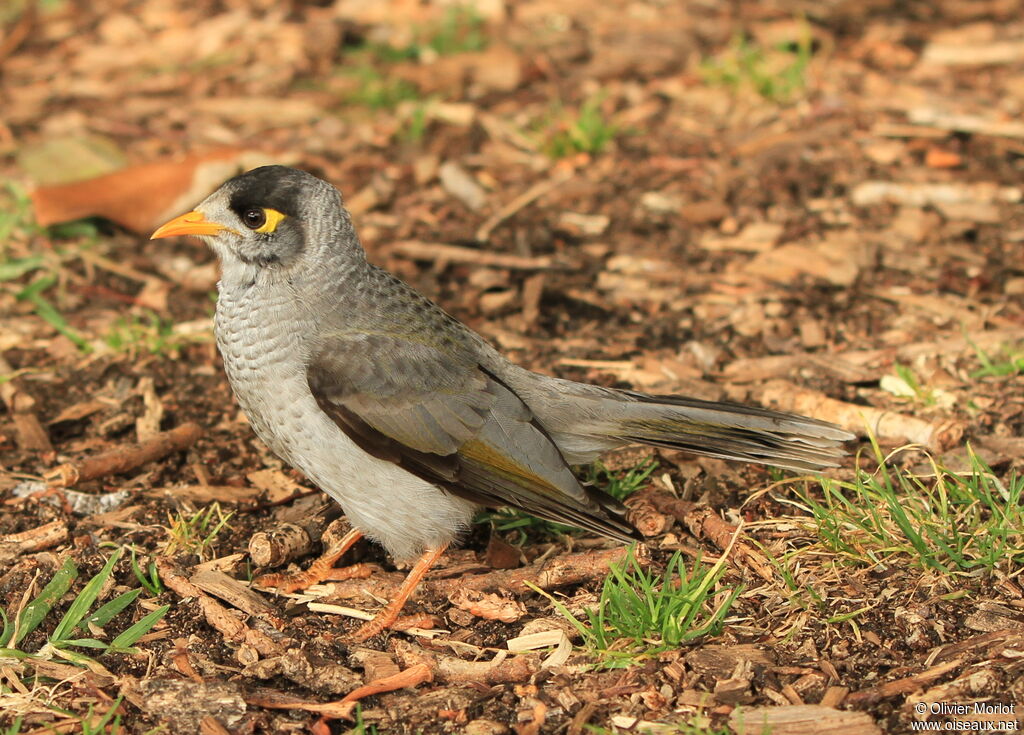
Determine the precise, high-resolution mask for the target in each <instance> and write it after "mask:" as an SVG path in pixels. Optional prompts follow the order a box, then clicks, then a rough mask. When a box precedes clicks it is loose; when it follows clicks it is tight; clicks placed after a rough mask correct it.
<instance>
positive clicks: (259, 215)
mask: <svg viewBox="0 0 1024 735" xmlns="http://www.w3.org/2000/svg"><path fill="white" fill-rule="evenodd" d="M175 235H195V236H198V237H199V238H201V239H202V240H204V241H206V243H207V244H208V245H209V246H210V247H211V248H213V250H214V252H215V253H216V254H217V256H218V257H219V258H220V261H221V268H222V276H221V280H220V283H219V284H218V289H219V292H220V296H219V298H218V300H217V313H216V320H215V332H216V336H217V345H218V347H219V348H220V352H221V355H222V356H223V358H224V368H225V370H226V371H227V376H228V380H229V381H230V383H231V387H232V389H233V391H234V394H235V397H236V398H237V399H238V402H239V403H240V404H241V406H242V409H243V410H244V411H245V413H246V415H247V416H248V417H249V421H250V423H251V424H252V427H253V429H255V431H256V434H257V435H258V436H259V437H260V439H262V440H263V441H264V442H266V444H267V445H268V446H269V447H270V449H271V450H273V451H274V453H275V454H277V455H278V456H279V457H281V458H282V459H283V460H285V461H286V462H288V463H290V464H291V465H293V466H295V467H297V468H298V469H300V470H301V471H302V472H303V473H305V475H306V476H307V477H308V478H309V479H310V480H312V481H313V482H314V483H316V485H317V486H318V487H320V488H321V489H322V490H324V492H326V493H327V494H328V495H330V496H331V497H332V498H334V499H335V500H336V501H338V503H340V504H341V507H342V508H343V510H344V511H345V514H346V515H347V516H348V518H349V520H350V521H351V523H352V526H353V531H352V532H350V533H349V534H348V535H347V536H346V537H345V538H344V539H343V540H342V542H341V543H340V544H336V545H335V546H334V547H333V548H332V549H331V550H330V551H329V552H328V553H327V554H325V557H324V558H322V559H321V560H320V561H318V562H317V563H316V564H315V566H318V569H320V570H323V569H325V568H327V569H329V568H330V566H331V565H332V564H333V562H334V561H335V560H336V559H337V558H338V557H339V556H340V555H341V553H343V552H344V550H345V549H346V548H348V547H349V546H351V544H352V543H354V542H355V541H356V540H357V539H358V538H359V537H360V536H361V535H365V536H367V537H368V538H370V539H372V540H374V541H377V542H378V543H380V544H382V545H383V546H384V548H386V549H387V551H388V552H389V553H390V554H391V555H392V556H393V557H394V558H395V559H398V560H411V559H413V558H415V557H417V555H419V557H420V558H419V560H418V561H417V562H416V564H415V565H414V566H413V568H412V571H411V572H410V574H409V576H408V578H407V579H406V582H405V584H404V585H403V586H402V589H401V590H400V591H399V593H398V595H397V596H396V597H395V599H394V600H392V601H391V603H390V604H389V605H388V606H387V607H385V608H384V610H382V611H381V612H380V613H379V614H378V615H377V617H376V618H375V619H374V620H372V621H370V622H369V623H367V624H366V625H364V626H363V627H362V628H361V629H360V630H358V631H357V632H356V633H355V635H354V636H353V638H354V639H357V640H365V639H366V638H369V637H370V636H372V635H375V634H377V633H379V632H381V631H382V630H384V629H385V628H387V627H389V626H391V625H392V624H393V623H394V622H395V620H396V619H397V617H398V613H399V612H400V610H401V608H402V606H403V605H404V603H405V601H406V599H407V598H408V597H409V595H410V594H411V593H412V591H413V590H414V589H415V586H416V584H417V583H418V581H419V580H420V579H421V578H422V576H423V575H424V574H425V573H426V571H427V570H428V569H429V568H430V566H431V565H432V564H433V563H434V562H436V560H437V559H438V557H439V556H440V555H441V553H442V552H443V551H444V549H445V548H446V547H447V546H448V545H449V544H450V543H452V541H453V540H454V539H455V538H456V537H457V536H458V535H459V534H460V533H461V532H462V531H464V530H465V529H466V527H467V526H468V524H469V523H470V520H471V519H472V517H473V514H474V513H475V512H476V510H477V509H478V508H479V507H480V506H489V507H493V506H512V507H517V508H521V509H523V510H525V511H527V512H528V513H530V514H532V515H535V516H538V517H540V518H544V519H547V520H551V521H558V522H561V523H568V524H572V525H574V526H578V527H580V528H584V529H587V530H589V531H594V532H595V533H598V534H601V535H603V536H607V537H609V538H613V539H618V540H620V541H631V540H633V539H636V538H639V536H638V534H637V532H636V530H635V529H633V528H632V526H630V524H629V523H628V522H627V521H626V520H625V518H624V514H623V508H622V506H621V505H620V504H619V503H618V501H616V500H615V499H613V498H612V497H610V496H609V495H606V494H605V493H603V492H601V491H600V490H598V489H596V488H592V487H586V486H584V485H581V484H580V482H579V480H577V478H576V476H575V475H574V474H573V471H572V469H571V467H572V465H582V464H587V463H590V462H593V461H594V460H595V459H597V457H598V455H600V454H601V452H603V451H605V450H609V449H614V448H615V447H620V446H623V445H625V444H631V443H637V442H639V443H643V444H651V445H654V446H658V447H669V448H672V449H684V450H687V451H690V452H694V453H696V454H703V455H707V456H710V457H721V458H724V459H733V460H742V461H747V462H758V463H762V464H770V465H775V466H777V467H785V468H790V469H795V470H816V469H819V468H822V467H833V466H836V463H837V462H838V460H839V459H840V458H841V457H842V456H843V454H844V452H843V450H842V446H841V443H842V442H844V441H846V440H848V439H852V438H853V436H852V434H850V433H848V432H846V431H844V430H843V429H841V428H839V427H837V426H834V425H832V424H828V423H825V422H822V421H817V420H815V419H810V418H804V417H801V416H795V415H789V414H784V413H777V412H775V411H768V410H765V409H762V408H754V407H749V406H742V405H737V404H730V403H719V402H715V401H702V400H697V399H694V398H686V397H684V396H674V395H665V396H659V395H648V394H646V393H640V392H637V391H628V390H614V389H610V388H600V387H597V386H593V385H585V384H582V383H576V382H573V381H571V380H560V379H558V378H552V377H549V376H547V375H540V374H538V373H534V372H530V371H529V370H526V369H524V368H522V367H519V366H518V365H515V364H513V363H511V362H510V361H509V360H507V359H506V358H505V357H503V356H502V355H500V354H499V353H498V352H497V350H495V349H494V348H493V347H492V346H491V345H489V344H488V343H487V342H485V341H484V339H483V338H482V337H480V336H479V335H477V334H476V333H474V332H473V331H471V330H470V329H469V328H468V327H466V326H464V325H463V324H461V323H460V322H459V321H457V320H456V319H455V318H454V317H452V316H450V315H449V314H447V313H445V312H444V311H443V310H442V309H441V308H440V307H438V306H437V305H436V304H434V303H433V302H432V301H430V300H429V299H427V298H425V297H424V296H422V295H420V294H419V293H417V292H416V291H414V290H413V289H412V288H411V287H409V286H407V285H406V284H405V283H403V282H402V281H400V280H398V279H397V278H395V277H394V276H392V275H391V274H389V273H387V272H386V271H384V270H383V269H381V268H378V267H377V266H375V265H373V264H371V263H369V262H367V260H366V254H365V252H364V251H363V248H362V245H361V244H360V242H359V238H358V236H357V235H356V231H355V229H354V227H353V225H352V218H351V217H350V216H349V213H348V212H347V211H346V210H345V208H344V206H343V204H342V198H341V194H340V193H339V192H338V190H337V189H335V188H334V187H333V186H331V185H330V184H328V183H327V182H325V181H321V180H320V179H318V178H316V177H314V176H312V175H311V174H308V173H305V172H303V171H298V170H295V169H292V168H286V167H283V166H264V167H262V168H257V169H254V170H252V171H249V172H247V173H244V174H241V175H240V176H236V177H235V178H233V179H230V180H228V181H227V182H225V183H224V184H223V185H222V186H221V187H220V188H219V189H217V191H215V192H214V193H213V194H211V195H210V196H209V197H208V198H207V199H206V200H205V201H203V202H202V203H201V204H200V205H199V206H197V207H196V208H195V210H194V211H192V212H188V213H187V214H183V215H181V216H180V217H177V218H176V219H173V220H171V221H170V222H168V223H167V224H165V225H163V226H162V227H160V228H159V229H158V230H157V231H156V232H154V233H153V238H154V239H155V238H161V237H171V236H175ZM321 578H322V577H321ZM313 581H315V579H309V580H308V582H309V583H312V582H313Z"/></svg>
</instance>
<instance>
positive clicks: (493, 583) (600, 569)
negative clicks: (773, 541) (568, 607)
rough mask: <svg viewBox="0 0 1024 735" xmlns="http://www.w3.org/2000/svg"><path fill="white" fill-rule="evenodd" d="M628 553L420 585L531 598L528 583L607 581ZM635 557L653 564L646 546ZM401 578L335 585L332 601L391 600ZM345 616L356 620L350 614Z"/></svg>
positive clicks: (445, 591) (580, 556) (608, 552)
mask: <svg viewBox="0 0 1024 735" xmlns="http://www.w3.org/2000/svg"><path fill="white" fill-rule="evenodd" d="M627 553H628V550H627V549H626V548H623V547H618V548H614V549H603V550H599V551H585V552H579V553H575V554H563V555H562V556H558V557H555V558H553V559H550V560H548V561H545V562H541V563H539V564H531V565H529V566H526V567H520V568H518V569H500V570H495V571H493V572H488V573H486V574H462V575H459V576H457V577H453V578H451V579H428V580H425V581H424V582H423V583H422V584H421V585H420V590H421V594H426V595H427V596H434V595H444V596H445V597H447V596H448V595H451V594H452V593H454V592H455V591H456V590H460V589H465V590H477V591H481V592H490V591H493V590H497V589H506V590H511V591H512V592H515V593H517V594H524V593H526V594H528V593H530V592H532V589H531V588H530V587H529V586H527V584H526V583H527V582H529V583H530V584H534V585H536V586H537V587H539V588H540V589H542V590H551V589H557V588H559V587H567V586H570V585H578V584H583V583H585V582H589V581H591V580H595V579H604V578H605V577H606V576H608V573H609V571H610V570H611V566H612V564H617V563H619V562H622V561H623V560H625V558H626V554H627ZM635 556H636V561H637V563H638V564H640V565H641V566H642V567H646V566H648V565H649V564H650V562H651V559H650V554H649V553H648V552H647V549H646V547H645V546H642V545H641V546H638V547H637V549H636V554H635ZM397 576H398V575H386V574H381V575H376V574H375V575H374V576H373V577H371V578H370V579H368V580H359V581H356V580H350V581H347V582H346V581H342V582H332V583H331V592H330V595H329V599H331V600H359V599H364V598H365V597H366V596H367V594H368V593H369V594H371V595H372V596H374V597H377V598H387V599H390V598H392V597H393V596H394V595H395V592H396V590H397V589H398V588H399V586H400V583H399V582H396V581H395V577H397ZM311 604H317V603H311ZM311 609H312V608H311ZM345 614H349V615H350V616H351V617H355V616H352V615H351V614H350V613H345ZM396 627H397V625H396ZM419 627H422V626H419Z"/></svg>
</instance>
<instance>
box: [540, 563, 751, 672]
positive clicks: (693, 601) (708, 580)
mask: <svg viewBox="0 0 1024 735" xmlns="http://www.w3.org/2000/svg"><path fill="white" fill-rule="evenodd" d="M724 572H725V568H724V565H723V563H722V560H721V559H720V560H719V562H718V563H716V564H714V565H712V566H707V565H705V564H702V563H701V561H700V559H698V560H697V561H695V562H694V564H693V567H692V568H691V569H689V570H688V569H687V568H686V563H685V561H684V559H683V556H682V554H681V553H679V552H676V553H675V554H673V555H672V558H671V559H669V561H668V564H667V565H666V566H665V571H664V572H663V573H662V574H661V575H658V574H656V573H654V572H652V571H650V570H647V569H644V568H643V567H642V566H641V565H640V563H639V562H638V561H637V560H636V557H635V556H634V555H633V552H632V551H630V553H629V554H628V556H627V557H626V559H625V560H624V561H623V563H622V564H616V565H613V566H612V568H611V572H610V574H609V575H608V577H607V579H605V582H604V585H603V587H602V589H601V597H600V600H599V601H598V604H597V606H596V607H595V608H593V609H590V610H588V611H587V620H586V622H583V621H580V620H577V619H576V617H575V616H574V615H572V613H570V612H569V610H568V609H567V608H566V607H565V606H564V605H563V604H562V603H561V602H559V601H557V600H556V599H555V598H553V597H551V596H550V595H548V594H547V593H544V592H541V591H540V589H539V588H534V590H535V591H537V592H540V593H541V594H544V595H545V596H546V597H548V599H549V600H551V601H552V602H553V603H554V605H555V607H556V608H557V609H558V611H559V612H561V613H562V615H564V616H565V617H566V619H568V620H569V622H571V623H572V624H573V626H574V627H575V628H576V629H577V630H578V631H579V633H580V635H581V636H582V637H583V641H584V645H586V646H587V648H589V649H590V650H591V651H592V652H593V653H595V654H597V655H598V656H599V658H601V659H602V660H603V661H604V663H605V665H609V666H613V667H614V666H616V665H620V664H625V665H628V664H629V663H630V662H631V661H632V660H633V659H634V658H635V657H636V656H638V655H643V654H649V653H657V652H659V651H663V650H667V649H670V648H675V647H678V646H679V645H681V644H683V643H685V642H687V641H691V640H694V639H696V638H701V637H703V636H708V635H714V634H716V633H718V632H719V631H720V630H721V626H722V620H723V619H724V618H725V616H726V614H727V613H728V611H729V608H730V607H731V606H732V603H733V601H734V600H735V599H736V597H737V595H739V593H740V592H741V591H742V590H741V588H738V587H737V588H732V589H724V590H722V591H721V592H722V594H721V596H719V595H716V594H715V588H716V587H717V586H718V582H719V581H720V579H721V577H722V575H723V574H724ZM715 597H719V599H718V601H717V602H716V601H715Z"/></svg>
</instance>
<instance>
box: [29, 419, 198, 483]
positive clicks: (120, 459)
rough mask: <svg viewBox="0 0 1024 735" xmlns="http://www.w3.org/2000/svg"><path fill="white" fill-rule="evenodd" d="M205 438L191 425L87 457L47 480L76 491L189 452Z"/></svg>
mask: <svg viewBox="0 0 1024 735" xmlns="http://www.w3.org/2000/svg"><path fill="white" fill-rule="evenodd" d="M202 434H203V430H202V429H201V428H200V427H199V425H198V424H194V423H191V422H189V423H186V424H182V425H181V426H179V427H177V428H174V429H171V430H170V431H164V432H161V433H159V434H157V435H156V436H154V437H153V438H152V439H150V440H149V441H146V442H143V443H141V444H129V445H126V446H122V447H117V448H116V449H112V450H110V451H109V452H103V453H102V454H97V455H96V456H95V457H86V458H85V459H83V460H81V461H79V462H78V463H77V464H76V463H72V462H68V463H65V464H62V465H60V466H59V467H55V468H54V469H52V470H50V471H49V472H48V473H46V475H45V478H46V481H47V482H49V483H50V484H51V485H53V486H55V487H73V486H75V485H77V484H78V483H79V482H86V481H88V480H96V479H98V478H101V477H106V476H107V475H118V474H123V473H125V472H127V471H129V470H133V469H135V468H136V467H139V466H141V465H144V464H146V463H147V462H152V461H153V460H157V459H160V458H161V457H165V456H167V455H168V454H171V453H172V452H177V451H180V450H182V449H187V448H188V447H190V446H192V445H193V444H195V443H196V441H197V440H198V439H199V437H200V436H202Z"/></svg>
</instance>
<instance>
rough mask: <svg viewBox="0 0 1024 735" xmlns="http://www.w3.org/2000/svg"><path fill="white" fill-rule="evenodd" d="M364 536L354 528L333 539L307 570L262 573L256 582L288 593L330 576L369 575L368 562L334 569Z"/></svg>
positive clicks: (363, 576)
mask: <svg viewBox="0 0 1024 735" xmlns="http://www.w3.org/2000/svg"><path fill="white" fill-rule="evenodd" d="M362 537H363V533H362V531H358V530H356V529H355V528H353V529H352V530H350V531H349V532H348V533H346V534H345V535H344V536H342V537H341V538H340V539H337V540H334V541H332V542H331V543H330V545H329V546H328V547H327V550H326V551H324V553H323V554H321V555H320V557H319V558H318V559H317V560H316V561H314V562H313V563H312V564H310V565H309V568H308V569H307V570H306V571H304V572H297V573H295V574H280V573H274V574H262V575H260V576H259V577H257V578H256V584H258V585H260V586H262V587H275V588H277V590H278V591H279V592H281V593H283V594H288V593H289V592H295V591H296V590H304V589H306V588H307V587H312V586H313V585H314V584H319V583H320V582H323V581H324V580H325V579H328V578H332V579H339V578H340V579H354V578H365V577H368V576H369V574H370V570H371V569H372V567H370V566H369V565H367V564H353V565H352V566H350V567H346V568H344V569H343V570H340V572H339V570H335V569H334V564H335V562H337V561H338V559H340V558H341V557H342V556H343V555H344V554H345V552H346V551H348V550H349V549H351V548H352V546H353V545H354V544H355V543H356V541H358V540H359V539H361V538H362ZM339 573H340V575H341V576H340V577H339Z"/></svg>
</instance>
